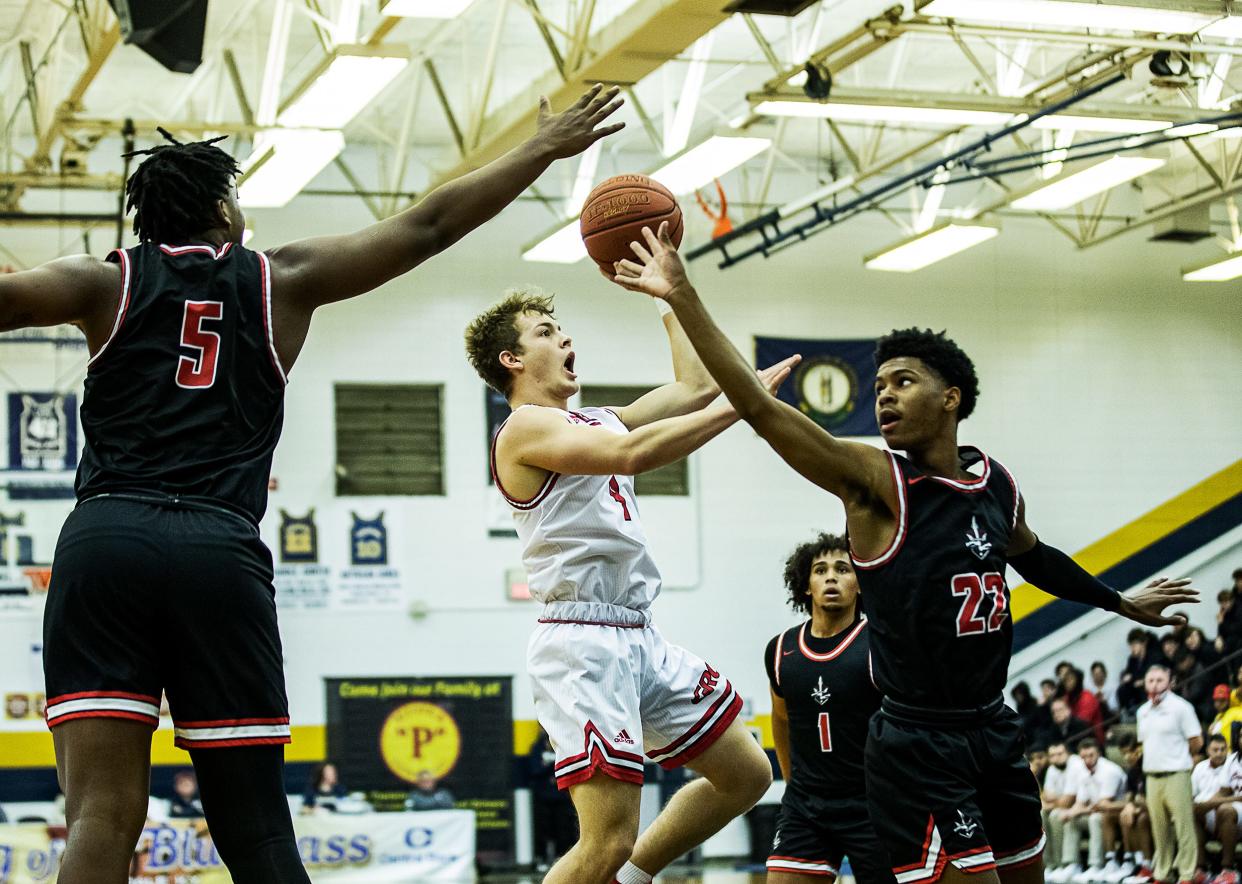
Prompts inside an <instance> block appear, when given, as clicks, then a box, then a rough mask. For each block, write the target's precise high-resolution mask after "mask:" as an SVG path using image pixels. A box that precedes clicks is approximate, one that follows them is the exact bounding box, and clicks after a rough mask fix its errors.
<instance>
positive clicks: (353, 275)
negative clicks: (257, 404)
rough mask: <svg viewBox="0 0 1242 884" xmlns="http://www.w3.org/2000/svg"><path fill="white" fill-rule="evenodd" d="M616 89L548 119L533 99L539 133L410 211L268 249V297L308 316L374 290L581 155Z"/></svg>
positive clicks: (591, 93)
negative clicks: (354, 228)
mask: <svg viewBox="0 0 1242 884" xmlns="http://www.w3.org/2000/svg"><path fill="white" fill-rule="evenodd" d="M618 91H619V90H618V88H617V87H615V86H614V87H612V88H609V89H604V88H603V87H601V86H598V85H597V86H595V87H593V88H592V89H590V90H588V91H587V92H586V93H585V94H584V95H583V96H582V98H580V99H579V100H578V102H577V104H575V105H574V106H573V107H571V108H569V109H568V110H566V111H565V112H564V113H560V114H554V113H552V110H551V107H550V106H549V104H548V100H547V99H546V98H544V99H541V100H540V107H539V120H538V131H537V132H536V133H535V135H534V136H533V137H532V138H531V139H530V140H528V141H526V142H525V143H524V144H521V145H519V146H518V147H515V148H514V149H513V150H511V151H509V152H508V153H507V154H505V155H504V156H502V157H500V158H499V159H497V160H495V161H493V162H491V163H489V164H488V165H486V166H484V167H483V168H482V169H479V170H477V171H475V172H471V173H470V174H468V175H464V176H462V177H461V178H458V179H456V180H454V181H451V182H449V183H448V184H445V185H443V186H442V187H438V188H436V189H435V190H434V191H432V192H431V193H430V194H428V195H427V197H426V198H424V199H423V200H422V201H420V202H419V203H418V204H416V205H415V206H413V207H411V208H409V209H407V210H405V211H404V212H401V213H400V214H398V215H394V216H393V217H391V218H387V219H385V220H383V221H381V222H379V223H378V224H373V225H371V226H370V227H367V228H364V229H363V230H360V231H358V232H356V233H351V234H347V235H343V236H319V237H313V238H311V239H305V240H300V241H298V242H294V243H290V244H289V245H286V246H281V247H280V248H277V249H273V250H272V252H271V253H270V257H271V262H272V274H273V285H272V288H273V296H274V298H276V299H277V300H278V301H282V302H284V303H285V304H286V305H288V307H289V308H290V309H295V310H297V311H299V312H303V313H305V314H306V316H308V317H309V314H310V312H311V311H313V310H314V309H315V308H316V307H319V306H321V305H323V304H327V303H330V302H333V301H343V300H345V299H346V298H352V297H355V296H357V295H361V294H363V293H365V292H369V291H371V290H372V289H375V288H378V287H379V286H381V285H383V284H384V283H386V282H388V281H389V280H391V279H394V278H396V277H398V276H400V275H401V274H403V273H407V272H408V271H410V270H412V269H414V268H415V267H417V266H418V265H419V264H421V263H422V262H423V261H426V260H427V259H428V258H430V257H431V256H433V255H435V254H438V253H439V252H442V251H444V250H445V249H447V248H448V247H449V246H451V245H452V244H453V243H455V242H457V241H458V240H459V239H461V238H462V237H463V236H465V235H466V234H467V233H469V232H470V231H472V230H474V229H475V228H476V227H478V226H480V225H481V224H483V223H484V222H486V221H488V220H490V219H491V218H493V217H495V216H496V215H497V214H499V213H500V210H501V209H503V208H504V207H505V206H507V205H509V203H511V202H513V201H514V200H515V199H517V198H518V196H520V195H521V193H522V192H523V191H524V190H526V188H527V187H529V186H530V185H531V184H532V183H534V181H535V179H536V178H538V177H539V176H540V175H542V174H543V172H544V170H546V169H547V168H548V166H550V165H551V164H552V162H553V161H554V160H557V159H561V158H564V157H571V156H574V155H575V154H578V153H581V152H582V151H584V150H586V149H587V148H588V147H590V146H591V145H592V144H594V143H595V142H596V141H598V140H600V139H601V138H603V137H605V136H607V135H611V134H612V133H613V132H616V131H618V130H619V129H621V128H622V127H623V126H624V124H623V123H616V124H613V125H609V126H602V127H601V125H600V124H601V123H603V122H604V120H605V119H607V118H608V117H609V116H611V115H612V114H613V113H614V112H616V110H617V108H619V107H620V106H621V104H622V102H621V100H620V99H618V98H617V93H618Z"/></svg>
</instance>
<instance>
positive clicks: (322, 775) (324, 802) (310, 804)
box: [302, 761, 345, 814]
mask: <svg viewBox="0 0 1242 884" xmlns="http://www.w3.org/2000/svg"><path fill="white" fill-rule="evenodd" d="M344 797H345V787H344V786H342V785H341V781H340V777H339V775H338V774H337V772H336V765H335V764H333V763H332V762H330V761H327V762H324V763H323V764H316V765H315V766H314V767H313V768H311V775H310V782H309V783H307V786H306V793H305V794H304V795H303V796H302V813H305V814H310V813H316V812H318V813H336V806H337V803H338V802H340V800H341V799H342V798H344Z"/></svg>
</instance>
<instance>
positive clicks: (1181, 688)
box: [1172, 648, 1213, 721]
mask: <svg viewBox="0 0 1242 884" xmlns="http://www.w3.org/2000/svg"><path fill="white" fill-rule="evenodd" d="M1172 687H1173V690H1174V691H1176V692H1177V693H1178V695H1179V696H1180V697H1181V698H1182V699H1183V700H1185V701H1186V702H1187V703H1189V704H1190V705H1191V706H1193V707H1194V709H1195V716H1196V717H1197V718H1198V719H1199V720H1200V721H1210V720H1211V718H1212V715H1213V712H1212V685H1211V684H1209V683H1208V677H1207V673H1206V672H1205V671H1204V669H1203V666H1202V664H1200V663H1199V661H1198V660H1196V659H1195V655H1194V654H1192V653H1191V652H1190V651H1188V650H1187V649H1186V648H1182V649H1181V650H1180V651H1178V652H1177V657H1176V658H1174V660H1173V682H1172Z"/></svg>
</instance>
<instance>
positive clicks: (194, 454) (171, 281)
mask: <svg viewBox="0 0 1242 884" xmlns="http://www.w3.org/2000/svg"><path fill="white" fill-rule="evenodd" d="M108 260H109V261H112V262H114V263H118V264H119V265H120V267H121V277H122V283H121V286H122V287H121V297H120V300H119V303H118V305H117V312H116V318H115V321H114V324H113V327H112V331H111V334H110V335H109V337H108V340H107V342H106V343H105V344H104V345H103V347H102V348H100V350H99V351H98V352H97V353H96V354H95V355H94V356H93V357H91V360H90V363H89V367H88V370H87V374H86V389H85V395H84V396H83V399H82V429H83V431H84V432H83V435H84V436H85V438H86V447H85V450H84V451H83V453H82V462H81V464H80V465H79V467H78V476H77V486H76V489H77V497H78V500H85V499H87V498H89V497H93V496H95V495H97V494H102V493H105V492H111V493H116V492H148V493H151V492H154V493H157V494H162V495H169V496H175V497H181V498H186V499H200V500H204V501H211V502H214V503H218V504H221V505H224V506H226V507H228V508H230V509H233V510H236V511H238V512H240V513H242V514H244V515H245V516H246V517H247V518H249V519H252V520H253V521H255V522H256V523H257V522H258V521H259V520H260V519H261V518H262V516H263V512H264V510H265V509H266V508H267V485H268V477H269V475H270V473H271V464H272V452H273V451H274V450H275V448H276V442H277V441H278V440H279V439H280V430H281V424H282V422H283V419H284V389H285V373H284V370H283V368H282V366H281V364H280V359H279V357H278V356H277V355H276V348H275V342H274V339H273V337H272V308H271V288H272V287H271V271H270V268H269V266H268V262H267V257H266V256H265V255H263V254H261V253H259V252H252V251H250V250H249V249H246V248H243V247H241V246H238V245H234V244H232V243H229V244H226V245H225V246H223V247H222V248H219V249H217V248H214V247H212V246H208V245H186V246H177V247H170V246H164V245H156V244H154V243H143V244H141V245H138V246H135V247H133V248H131V249H124V250H120V249H118V250H117V251H115V252H113V253H111V254H110V255H109V256H108Z"/></svg>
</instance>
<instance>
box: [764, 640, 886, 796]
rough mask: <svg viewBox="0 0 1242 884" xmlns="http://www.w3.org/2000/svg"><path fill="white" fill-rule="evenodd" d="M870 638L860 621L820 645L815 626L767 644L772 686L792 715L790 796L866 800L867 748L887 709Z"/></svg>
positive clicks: (790, 729)
mask: <svg viewBox="0 0 1242 884" xmlns="http://www.w3.org/2000/svg"><path fill="white" fill-rule="evenodd" d="M869 632H870V629H869V628H868V626H867V621H866V620H861V619H859V620H855V621H854V622H853V623H851V624H850V626H849V627H848V628H847V629H845V630H844V631H843V632H840V633H838V634H836V635H833V636H829V637H827V638H817V637H815V636H814V635H812V634H811V624H810V621H809V620H808V621H807V622H805V623H803V624H802V625H801V626H795V627H793V628H792V629H787V630H785V631H784V632H782V633H781V634H780V635H778V636H776V637H775V638H773V639H772V640H771V641H770V642H768V647H767V650H765V651H764V664H765V665H766V667H767V670H768V683H769V684H770V685H771V688H772V692H773V693H774V694H776V696H778V697H780V698H781V699H783V700H784V701H785V710H786V712H787V713H788V715H789V755H790V767H791V770H790V776H789V783H788V786H789V787H790V788H791V789H795V790H798V791H799V792H801V793H802V794H805V795H813V796H818V797H825V798H844V797H848V796H859V795H862V794H864V792H865V783H864V778H863V747H864V746H865V744H866V742H867V725H868V723H869V722H870V721H871V716H872V715H874V714H875V712H876V710H877V709H879V708H880V692H879V690H878V689H877V688H876V686H875V683H874V682H873V681H872V680H871V656H870V653H869V650H868V649H869V646H870V645H869V642H868V633H869Z"/></svg>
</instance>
